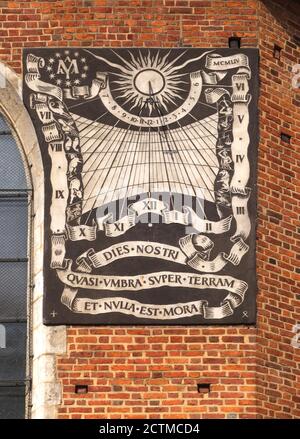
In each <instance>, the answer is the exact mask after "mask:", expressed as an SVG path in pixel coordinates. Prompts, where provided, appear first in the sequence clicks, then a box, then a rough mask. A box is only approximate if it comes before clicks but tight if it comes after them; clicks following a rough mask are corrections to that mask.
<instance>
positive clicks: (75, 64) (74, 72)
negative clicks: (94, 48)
mask: <svg viewBox="0 0 300 439" xmlns="http://www.w3.org/2000/svg"><path fill="white" fill-rule="evenodd" d="M88 70H89V66H88V65H87V58H86V57H85V56H82V52H81V51H80V50H78V49H75V50H74V49H66V50H62V51H60V52H59V51H57V52H55V53H54V54H53V55H52V56H50V58H49V59H48V62H47V64H46V66H45V71H46V72H47V74H48V78H49V80H51V81H53V83H55V84H56V85H58V86H60V87H66V88H70V87H72V86H73V85H79V84H81V83H82V80H83V79H85V78H87V76H88V75H87V73H88Z"/></svg>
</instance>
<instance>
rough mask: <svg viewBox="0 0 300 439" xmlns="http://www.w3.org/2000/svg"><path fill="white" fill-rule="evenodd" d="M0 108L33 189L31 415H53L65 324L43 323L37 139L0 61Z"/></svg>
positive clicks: (15, 83) (11, 75)
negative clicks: (11, 132)
mask: <svg viewBox="0 0 300 439" xmlns="http://www.w3.org/2000/svg"><path fill="white" fill-rule="evenodd" d="M0 76H1V78H0V79H1V80H0V112H1V113H2V114H4V116H6V119H7V121H8V123H9V124H10V125H11V127H12V131H13V133H14V134H15V137H16V140H17V143H18V145H19V147H20V151H21V154H22V157H23V160H24V164H25V170H26V174H27V178H28V183H29V184H28V186H29V187H32V189H33V194H34V197H33V212H32V213H33V214H34V215H33V219H32V222H33V223H32V228H31V230H32V235H31V257H30V265H31V281H32V283H33V285H34V288H33V293H32V294H31V295H30V296H31V297H30V302H31V303H29V309H30V310H31V313H32V315H31V321H32V325H31V336H32V347H33V351H32V353H33V359H32V410H31V417H32V418H39V419H47V418H56V416H57V406H58V405H59V404H60V402H61V386H60V383H59V382H58V381H57V374H56V355H62V354H64V353H66V327H65V326H55V327H54V326H52V327H49V326H44V325H43V315H42V311H43V307H42V301H43V294H44V282H43V245H44V238H43V237H44V172H43V163H42V157H41V153H40V149H39V145H38V140H37V137H36V133H35V130H34V127H33V125H32V122H31V119H30V117H29V115H28V113H27V110H26V108H25V106H24V104H23V101H22V98H21V96H22V93H21V85H20V84H21V79H20V78H19V76H18V75H16V73H15V72H14V71H13V70H12V69H10V67H8V66H6V65H5V64H3V63H1V62H0Z"/></svg>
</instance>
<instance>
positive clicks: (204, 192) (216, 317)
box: [23, 48, 258, 325]
mask: <svg viewBox="0 0 300 439" xmlns="http://www.w3.org/2000/svg"><path fill="white" fill-rule="evenodd" d="M257 60H258V53H257V51H256V50H254V49H241V51H240V50H239V51H235V50H233V49H219V48H218V49H212V48H209V49H200V48H199V49H196V48H195V49H192V48H176V49H171V48H120V49H114V48H102V49H96V48H93V49H84V48H80V49H77V48H74V49H73V48H61V49H59V48H56V49H41V48H39V49H25V51H24V65H23V66H24V87H23V93H24V102H25V104H26V107H27V109H28V111H29V113H30V114H31V116H32V121H33V123H34V126H35V128H36V131H37V135H38V139H39V143H40V151H41V154H42V157H43V166H44V172H45V206H44V207H45V209H44V211H45V218H44V224H45V234H44V239H45V245H44V250H45V254H44V267H45V305H44V322H45V323H47V324H74V323H75V324H77V323H78V324H135V323H142V324H146V323H147V322H148V323H150V324H163V325H166V324H174V325H178V324H181V323H182V324H197V325H198V324H207V323H212V324H216V323H218V322H220V323H221V324H237V323H238V324H249V323H253V322H255V294H254V292H255V290H256V280H255V257H254V256H255V211H256V210H255V209H256V203H255V189H256V180H255V178H256V174H255V172H256V149H257V148H256V142H257V132H256V129H255V127H256V122H257V95H258V93H257V91H258V90H257V84H258V82H257V81H258V79H257V78H258V66H257ZM54 292H55V294H54Z"/></svg>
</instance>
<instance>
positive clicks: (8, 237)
mask: <svg viewBox="0 0 300 439" xmlns="http://www.w3.org/2000/svg"><path fill="white" fill-rule="evenodd" d="M30 199H31V193H30V189H29V188H28V185H27V179H26V175H25V168H24V163H23V160H22V157H21V153H20V150H19V148H18V146H17V143H16V141H15V139H14V137H13V135H12V132H11V129H10V127H9V125H8V124H7V122H6V120H5V118H4V116H3V115H1V114H0V419H11V418H13V419H16V418H24V417H25V416H26V402H25V401H26V394H27V393H28V390H29V383H30V380H29V379H28V377H29V376H30V373H29V370H30V368H29V367H28V362H27V357H28V356H27V355H26V354H27V351H28V343H27V339H28V336H27V335H28V318H27V316H28V312H27V291H28V283H29V282H28V279H29V275H28V272H29V270H28V266H29V265H28V248H29V246H28V224H29V221H28V218H29V206H30Z"/></svg>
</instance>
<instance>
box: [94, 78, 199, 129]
mask: <svg viewBox="0 0 300 439" xmlns="http://www.w3.org/2000/svg"><path fill="white" fill-rule="evenodd" d="M98 75H99V73H98ZM190 81H191V87H190V91H189V95H188V97H187V98H186V100H185V101H184V103H183V104H182V105H181V106H180V107H178V108H176V110H174V111H172V112H171V113H169V114H167V115H163V116H160V117H141V116H135V115H133V114H131V113H129V112H127V111H126V110H124V109H123V108H122V107H121V106H120V105H119V104H118V103H117V102H116V101H115V100H114V98H113V96H112V94H111V91H110V87H109V84H108V82H107V84H106V86H103V84H104V81H103V80H98V79H95V80H94V81H93V83H92V87H91V90H90V96H89V97H88V98H86V99H93V98H94V97H96V96H97V95H99V97H100V99H101V101H102V103H103V105H104V106H105V107H106V109H107V110H108V111H109V112H110V113H111V114H113V115H114V116H115V117H117V118H118V119H119V120H122V121H123V122H125V123H129V124H131V125H135V126H138V127H146V126H149V127H150V126H151V127H161V126H162V125H168V124H170V123H172V122H175V121H177V120H180V119H182V118H183V117H184V116H186V115H187V114H188V113H189V112H190V111H191V110H192V109H193V108H194V106H195V105H196V104H197V102H198V100H199V98H200V95H201V91H202V77H201V72H193V73H191V74H190Z"/></svg>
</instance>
